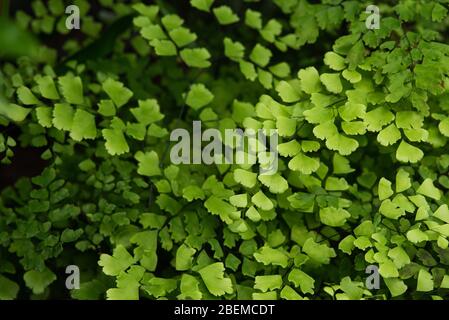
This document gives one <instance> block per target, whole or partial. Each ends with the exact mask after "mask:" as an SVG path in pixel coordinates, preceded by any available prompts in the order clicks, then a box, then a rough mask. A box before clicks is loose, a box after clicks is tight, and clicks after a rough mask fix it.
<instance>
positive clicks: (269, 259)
mask: <svg viewBox="0 0 449 320" xmlns="http://www.w3.org/2000/svg"><path fill="white" fill-rule="evenodd" d="M253 255H254V258H255V259H256V261H258V262H260V263H263V264H264V265H275V266H281V267H282V268H286V267H287V265H288V261H289V258H288V256H287V255H286V254H285V253H284V252H282V251H281V250H279V249H273V248H270V247H268V246H263V247H261V248H260V249H259V250H258V251H257V252H255V253H254V254H253Z"/></svg>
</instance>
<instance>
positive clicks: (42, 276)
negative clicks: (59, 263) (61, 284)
mask: <svg viewBox="0 0 449 320" xmlns="http://www.w3.org/2000/svg"><path fill="white" fill-rule="evenodd" d="M23 280H25V284H26V286H27V287H28V288H30V289H31V290H33V293H34V294H41V293H44V291H45V289H46V288H47V287H48V286H49V285H50V284H51V283H52V282H54V281H55V280H56V275H55V274H54V273H53V272H52V271H51V270H50V269H48V268H45V269H43V270H42V271H37V270H30V271H27V272H25V274H24V275H23Z"/></svg>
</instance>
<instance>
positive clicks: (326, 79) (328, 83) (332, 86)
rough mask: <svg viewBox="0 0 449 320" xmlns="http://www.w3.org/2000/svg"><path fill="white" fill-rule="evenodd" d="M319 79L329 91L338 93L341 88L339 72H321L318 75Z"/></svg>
mask: <svg viewBox="0 0 449 320" xmlns="http://www.w3.org/2000/svg"><path fill="white" fill-rule="evenodd" d="M320 80H321V82H322V83H323V84H324V86H325V87H326V89H327V91H329V92H332V93H340V92H341V91H342V90H343V85H342V84H341V80H340V74H338V73H323V74H322V75H321V76H320Z"/></svg>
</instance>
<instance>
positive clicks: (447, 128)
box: [438, 118, 449, 137]
mask: <svg viewBox="0 0 449 320" xmlns="http://www.w3.org/2000/svg"><path fill="white" fill-rule="evenodd" d="M438 129H439V130H440V132H441V133H442V134H443V135H444V136H445V137H449V118H446V119H444V120H442V121H440V124H439V125H438Z"/></svg>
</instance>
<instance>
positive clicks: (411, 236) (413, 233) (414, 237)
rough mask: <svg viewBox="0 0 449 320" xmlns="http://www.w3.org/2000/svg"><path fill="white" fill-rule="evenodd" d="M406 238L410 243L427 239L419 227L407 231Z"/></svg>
mask: <svg viewBox="0 0 449 320" xmlns="http://www.w3.org/2000/svg"><path fill="white" fill-rule="evenodd" d="M407 239H408V240H409V241H410V242H412V243H420V242H422V241H427V240H429V237H428V236H427V234H426V233H424V232H423V231H421V230H420V229H413V230H410V231H408V232H407Z"/></svg>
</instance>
